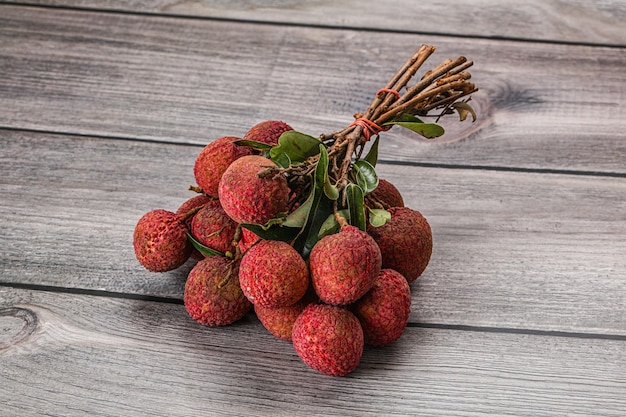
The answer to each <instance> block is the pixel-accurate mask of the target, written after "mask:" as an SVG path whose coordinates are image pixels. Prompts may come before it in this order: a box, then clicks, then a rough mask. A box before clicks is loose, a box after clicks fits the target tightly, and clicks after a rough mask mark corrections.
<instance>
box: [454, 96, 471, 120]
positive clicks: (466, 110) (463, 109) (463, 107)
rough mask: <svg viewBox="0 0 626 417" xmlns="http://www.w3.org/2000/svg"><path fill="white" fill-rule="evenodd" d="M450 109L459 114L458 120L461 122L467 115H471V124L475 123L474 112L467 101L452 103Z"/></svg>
mask: <svg viewBox="0 0 626 417" xmlns="http://www.w3.org/2000/svg"><path fill="white" fill-rule="evenodd" d="M452 107H453V108H454V109H455V110H456V111H457V112H458V113H459V119H461V121H462V122H463V121H465V119H467V115H468V114H471V115H472V123H473V122H475V121H476V112H475V111H474V109H473V108H472V106H470V105H469V104H468V103H467V101H458V102H456V103H453V104H452Z"/></svg>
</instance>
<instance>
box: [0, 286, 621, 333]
mask: <svg viewBox="0 0 626 417" xmlns="http://www.w3.org/2000/svg"><path fill="white" fill-rule="evenodd" d="M1 287H4V288H14V289H21V290H31V291H42V292H48V293H59V294H72V295H86V296H92V297H102V298H113V299H121V300H136V301H144V302H156V303H164V304H176V305H184V302H183V300H182V299H181V298H175V297H159V296H152V295H142V294H131V293H122V292H114V291H103V290H90V289H84V288H68V287H57V286H52V285H36V284H21V283H15V282H0V288H1ZM2 310H3V309H0V315H2V314H1V313H2ZM407 327H415V328H421V329H438V330H452V331H465V332H476V333H502V334H516V335H529V336H546V337H565V338H572V339H596V340H617V341H626V334H612V333H593V332H568V331H561V330H537V329H530V328H515V327H494V326H472V325H463V324H443V323H420V322H411V321H409V323H408V324H407Z"/></svg>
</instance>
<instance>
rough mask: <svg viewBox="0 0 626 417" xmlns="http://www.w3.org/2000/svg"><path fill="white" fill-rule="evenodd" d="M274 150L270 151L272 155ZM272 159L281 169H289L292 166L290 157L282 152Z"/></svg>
mask: <svg viewBox="0 0 626 417" xmlns="http://www.w3.org/2000/svg"><path fill="white" fill-rule="evenodd" d="M272 149H274V148H272ZM272 149H270V153H271V152H272ZM270 159H271V160H272V161H274V163H275V164H276V165H278V166H279V167H281V168H289V166H290V165H291V158H289V155H287V154H286V153H285V152H281V153H279V154H278V155H276V156H274V157H271V158H270Z"/></svg>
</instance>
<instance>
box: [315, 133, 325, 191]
mask: <svg viewBox="0 0 626 417" xmlns="http://www.w3.org/2000/svg"><path fill="white" fill-rule="evenodd" d="M319 154H320V159H319V160H318V161H317V166H316V167H315V184H314V185H315V186H316V187H318V188H320V189H321V188H322V187H323V186H324V183H325V182H326V181H328V152H326V148H325V147H324V145H322V144H320V145H319Z"/></svg>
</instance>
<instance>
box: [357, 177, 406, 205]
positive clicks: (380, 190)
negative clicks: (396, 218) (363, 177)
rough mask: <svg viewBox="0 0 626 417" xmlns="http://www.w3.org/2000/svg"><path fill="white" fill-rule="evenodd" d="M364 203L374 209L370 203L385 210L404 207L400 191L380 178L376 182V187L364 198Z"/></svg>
mask: <svg viewBox="0 0 626 417" xmlns="http://www.w3.org/2000/svg"><path fill="white" fill-rule="evenodd" d="M365 201H366V204H367V205H368V206H370V207H372V208H374V207H375V205H373V204H372V201H375V202H377V203H379V204H382V206H383V208H385V209H389V208H391V207H404V199H403V198H402V194H400V191H399V190H398V189H397V188H396V186H395V185H393V184H392V183H390V182H389V181H387V180H384V179H382V178H381V179H379V180H378V187H376V188H375V189H374V191H372V192H371V193H369V194H368V195H367V196H366V198H365Z"/></svg>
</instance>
